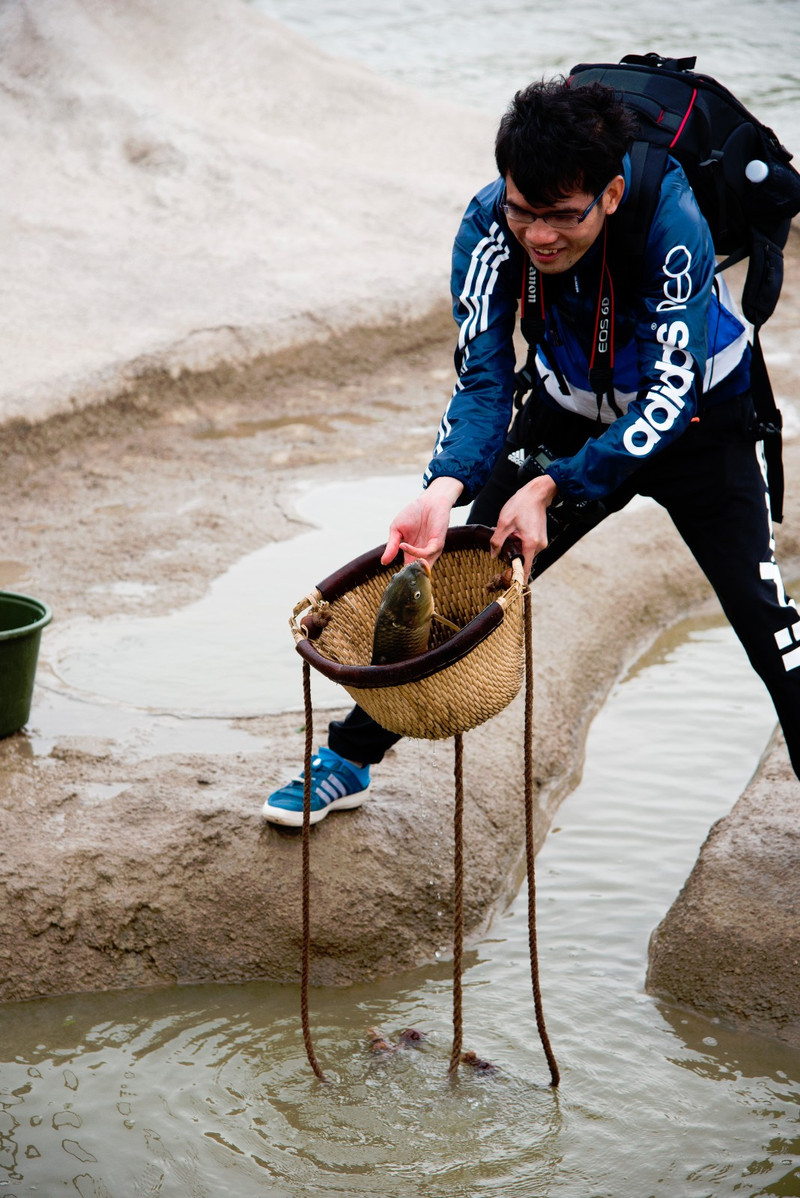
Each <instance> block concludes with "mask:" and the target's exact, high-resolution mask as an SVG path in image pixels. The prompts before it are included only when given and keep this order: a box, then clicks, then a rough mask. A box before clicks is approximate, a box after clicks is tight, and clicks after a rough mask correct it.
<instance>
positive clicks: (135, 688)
mask: <svg viewBox="0 0 800 1198" xmlns="http://www.w3.org/2000/svg"><path fill="white" fill-rule="evenodd" d="M419 486H420V479H419V475H408V476H407V475H386V476H380V477H375V478H370V479H359V480H354V481H348V482H337V483H329V484H327V485H325V486H315V487H313V488H309V487H306V488H304V489H302V490H301V491H300V492H299V493H298V494H297V495H296V496H295V497H294V504H293V506H294V509H295V511H296V513H297V515H298V516H299V517H300V519H301V520H304V521H307V522H308V526H309V528H308V531H307V532H306V533H303V534H301V535H300V536H297V537H292V538H291V539H289V540H287V541H277V542H274V543H272V544H269V545H265V546H264V547H263V548H262V549H258V550H256V551H255V552H254V553H251V554H248V555H247V556H246V557H244V558H242V559H241V560H240V561H238V562H236V564H235V565H234V566H233V567H232V568H231V569H230V570H228V571H227V572H226V573H225V574H223V575H222V576H221V577H220V578H217V579H215V580H214V582H213V583H212V585H211V586H210V587H209V589H208V592H207V593H206V594H205V595H204V596H203V597H202V598H201V599H199V600H198V601H197V602H196V603H192V604H191V605H189V606H187V607H184V608H182V609H180V610H178V611H175V612H170V613H169V614H168V615H165V616H158V617H149V618H144V617H143V618H138V619H132V618H131V617H129V616H125V617H115V618H109V619H106V620H89V619H75V620H70V621H69V622H68V623H62V624H61V625H60V626H57V627H55V628H54V629H53V630H52V634H51V635H49V636H48V638H47V640H46V642H45V643H44V644H43V646H42V672H41V681H42V683H43V684H44V685H45V686H46V687H48V688H49V689H51V690H56V691H59V692H62V693H66V694H69V695H72V696H81V697H83V698H87V699H92V698H99V699H102V700H105V701H109V702H113V703H117V704H119V703H122V704H125V705H126V706H129V707H134V708H141V709H144V710H147V711H151V712H169V713H171V714H173V715H183V716H217V717H221V718H224V719H229V718H233V717H247V716H256V715H263V714H266V713H271V712H279V711H289V710H293V709H295V708H296V709H298V710H300V709H302V706H303V697H302V681H301V679H302V672H301V662H300V658H299V657H298V655H297V654H296V653H295V652H294V651H293V641H292V637H291V633H290V630H289V617H290V615H291V613H292V610H293V608H294V606H295V604H296V603H297V602H299V601H300V600H302V599H303V597H304V596H305V595H306V594H308V592H309V591H310V590H311V589H312V587H314V586H315V585H316V584H317V583H318V582H321V581H322V580H323V579H324V578H325V577H326V576H327V575H328V574H330V573H332V572H333V571H334V570H335V569H338V567H339V566H341V565H342V564H343V563H344V562H347V561H350V560H351V559H352V558H354V557H356V556H357V555H358V554H360V553H364V552H366V551H367V550H368V549H371V548H374V547H375V546H377V545H381V544H383V543H384V542H385V540H386V536H387V532H388V528H389V522H390V520H391V519H392V517H393V516H394V515H395V513H396V512H397V511H398V510H399V509H400V508H401V507H402V506H403V504H405V503H407V502H408V501H409V500H410V499H411V498H412V497H413V496H414V495H416V494H417V493H418V491H419ZM365 495H368V496H369V501H368V502H365V498H364V497H365ZM464 515H465V512H462V518H463V517H464ZM456 522H457V520H456V521H454V523H456ZM312 570H313V574H312V573H311V571H312ZM313 697H314V706H315V707H319V708H320V709H324V708H325V707H336V706H338V707H341V706H342V702H343V691H342V690H341V688H340V687H337V686H336V685H335V684H334V683H332V682H329V681H328V680H327V679H326V678H323V677H322V676H321V675H320V676H319V678H317V677H316V676H315V678H314V684H313ZM344 698H345V699H346V696H344Z"/></svg>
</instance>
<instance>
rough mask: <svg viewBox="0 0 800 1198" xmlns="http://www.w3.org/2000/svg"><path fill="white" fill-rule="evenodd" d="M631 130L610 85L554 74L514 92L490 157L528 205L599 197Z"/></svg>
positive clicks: (618, 165)
mask: <svg viewBox="0 0 800 1198" xmlns="http://www.w3.org/2000/svg"><path fill="white" fill-rule="evenodd" d="M635 131H636V124H635V121H634V119H633V118H632V117H631V115H630V114H629V112H628V111H627V109H626V108H625V107H624V106H623V104H622V103H621V102H620V101H619V100H618V99H617V97H616V95H615V93H614V92H613V90H612V89H611V88H609V87H606V86H605V85H604V84H601V83H591V84H588V85H586V86H585V87H574V88H573V87H570V85H569V83H568V81H567V80H566V79H565V78H564V77H563V76H559V77H557V78H555V79H551V80H541V82H537V83H531V84H529V85H528V87H526V88H523V89H522V90H521V91H518V92H517V94H516V95H515V96H514V99H513V100H512V101H511V104H510V105H509V106H508V109H507V111H506V113H505V115H504V116H503V119H502V120H501V122H500V128H499V129H498V131H497V138H496V141H495V161H496V162H497V169H498V170H499V171H500V174H501V175H503V176H505V175H510V176H511V178H512V179H513V180H514V183H515V184H516V186H517V187H518V188H519V190H520V191H521V192H522V194H523V195H524V197H525V199H526V200H527V201H528V203H529V204H532V205H539V204H552V203H553V202H554V201H555V200H558V199H562V198H563V197H564V196H567V195H570V194H571V193H572V192H575V191H583V192H586V194H587V195H598V194H599V193H600V192H601V191H602V190H603V188H604V187H605V186H606V184H607V183H609V182H610V181H611V179H613V178H614V176H615V175H619V174H620V173H621V172H622V158H623V155H624V154H625V151H626V150H627V149H628V147H629V145H630V142H631V139H632V137H633V135H634V133H635Z"/></svg>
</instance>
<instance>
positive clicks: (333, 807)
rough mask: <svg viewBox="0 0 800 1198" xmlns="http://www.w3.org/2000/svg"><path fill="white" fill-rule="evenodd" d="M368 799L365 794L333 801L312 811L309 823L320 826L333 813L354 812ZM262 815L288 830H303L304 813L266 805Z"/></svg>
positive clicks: (270, 821) (347, 796) (345, 796)
mask: <svg viewBox="0 0 800 1198" xmlns="http://www.w3.org/2000/svg"><path fill="white" fill-rule="evenodd" d="M367 797H368V796H367V795H365V794H363V793H358V794H354V795H342V797H341V798H340V799H333V800H331V802H330V803H328V805H327V806H326V807H320V809H319V811H312V812H311V815H310V817H309V821H308V822H309V823H310V824H318V823H319V821H320V820H322V819H324V818H325V816H326V815H328V813H329V812H331V811H352V810H353V809H354V808H356V807H360V806H361V804H362V803H363V802H365V801H366V799H367ZM261 814H262V815H263V816H264V818H265V819H266V820H268V821H269V823H271V824H283V825H284V827H287V828H302V826H303V812H302V811H287V810H286V808H285V807H270V805H269V803H265V804H264V806H263V807H262V809H261Z"/></svg>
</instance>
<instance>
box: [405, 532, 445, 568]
mask: <svg viewBox="0 0 800 1198" xmlns="http://www.w3.org/2000/svg"><path fill="white" fill-rule="evenodd" d="M399 548H400V549H402V551H403V553H404V554H405V555H406V559H407V560H408V559H409V558H418V557H424V558H425V560H426V562H427V563H428V565H429V566H432V565H433V563H434V562H435V561H436V559H437V558H438V557H439V555H440V554H441V552H442V544H441V541H439V540H438V539H436V538H433V537H432V538H431V539H430V540H429V541H428V543H427V544H426V545H409V543H408V542H407V541H401V542H400V546H399Z"/></svg>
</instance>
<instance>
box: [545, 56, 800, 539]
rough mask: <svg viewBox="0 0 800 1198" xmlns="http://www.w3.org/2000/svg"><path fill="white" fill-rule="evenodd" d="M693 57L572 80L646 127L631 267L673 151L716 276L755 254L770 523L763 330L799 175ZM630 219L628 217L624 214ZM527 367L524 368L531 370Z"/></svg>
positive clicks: (777, 500)
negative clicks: (704, 228)
mask: <svg viewBox="0 0 800 1198" xmlns="http://www.w3.org/2000/svg"><path fill="white" fill-rule="evenodd" d="M695 62H696V59H695V58H693V57H691V58H662V57H661V56H660V55H658V54H653V53H651V54H644V55H638V54H628V55H626V56H625V57H624V58H623V59H622V60H621V61H620V62H619V63H579V64H578V65H577V66H575V67H573V68H572V71H571V72H570V75H569V84H570V85H571V86H573V87H582V86H585V85H586V84H591V83H603V84H605V85H606V86H607V87H611V88H613V89H614V91H615V92H616V93H617V94H618V96H619V97H620V98H621V99H622V100H623V101H624V103H625V105H626V107H628V108H629V109H630V110H631V112H632V113H633V114H634V116H635V117H636V118H637V121H638V125H639V136H638V138H637V140H636V141H635V142H634V143H633V146H632V147H631V191H630V199H629V200H627V201H626V203H625V205H624V206H623V209H621V210H620V212H619V213H618V214H617V215H618V217H620V218H621V219H620V220H618V221H617V218H616V217H615V222H616V223H617V226H618V230H619V231H623V226H624V244H625V256H626V259H627V262H626V269H627V270H628V272H629V273H630V274H631V275H634V274H635V272H636V270H637V260H638V259H641V257H642V256H643V254H644V249H645V246H646V244H647V238H648V234H649V230H650V223H651V220H652V217H653V213H654V211H655V208H656V205H657V203H658V195H659V189H660V185H661V178H662V175H663V173H664V168H665V165H666V159H667V155H671V156H672V157H673V158H676V159H677V160H678V162H680V164H681V166H682V167H683V169H684V171H685V173H686V176H687V178H688V180H689V183H690V184H691V187H692V190H693V191H694V193H695V196H696V198H697V202H698V204H699V206H700V210H701V211H702V213H703V215H704V217H705V218H706V220H707V221H708V224H709V228H710V230H711V235H712V237H713V239H714V247H715V249H716V251H717V254H718V255H726V257H725V261H723V262H720V263H719V264H718V266H717V272H719V271H721V270H724V269H725V268H726V267H728V266H730V265H732V264H733V263H734V262H740V261H742V260H743V259H744V258H749V263H748V268H747V275H746V279H745V283H744V288H743V291H742V300H741V302H742V312H743V315H744V317H745V319H746V320H748V321H749V322H750V323H751V324H752V325H753V328H754V335H753V346H752V349H753V357H752V370H751V382H752V391H753V397H754V400H755V403H756V411H757V416H758V420H759V427H758V428H757V429H756V430H755V432H756V435H757V436H759V437H763V439H764V443H765V452H766V456H767V465H768V469H769V476H770V492H771V501H772V511H773V518H774V519H775V520H776V521H780V520H781V518H782V500H783V468H782V463H781V431H780V430H781V427H782V421H781V415H780V412H779V410H778V408H777V406H776V404H775V398H774V395H773V392H772V386H771V384H770V381H769V375H768V374H767V369H766V365H765V363H764V356H763V353H762V351H761V344H760V340H759V337H758V330H759V328H760V326H761V325H762V324H763V323H764V321H766V320H768V319H769V317H770V316H771V315H772V313H773V311H774V309H775V305H776V303H777V301H778V296H779V295H780V291H781V285H782V283H783V247H784V246H785V244H786V240H787V238H788V236H789V229H790V227H791V222H792V217H794V216H796V215H797V213H798V212H800V175H798V173H797V171H796V170H795V169H794V167H792V166H791V165H790V162H791V159H792V155H791V154H790V153H789V151H788V150H787V149H785V147H784V146H782V145H781V143H780V141H779V140H778V138H777V137H776V136H775V134H774V133H773V131H772V130H771V129H770V128H768V127H767V126H766V125H764V124H762V122H761V121H759V120H758V118H757V117H755V116H753V114H752V113H751V112H749V111H748V110H747V109H746V108H745V107H744V105H743V104H741V103H740V102H739V100H737V99H736V97H735V96H734V95H733V94H732V93H731V92H730V91H728V89H727V88H725V87H723V86H722V84H720V83H718V82H717V81H716V80H715V79H712V78H711V77H710V76H709V75H701V74H698V73H696V72H695V71H694V70H693V69H692V68H693V67H694V65H695ZM623 213H624V216H623ZM528 369H529V368H528V367H526V371H527V370H528Z"/></svg>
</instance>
